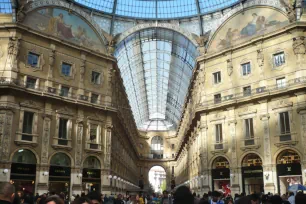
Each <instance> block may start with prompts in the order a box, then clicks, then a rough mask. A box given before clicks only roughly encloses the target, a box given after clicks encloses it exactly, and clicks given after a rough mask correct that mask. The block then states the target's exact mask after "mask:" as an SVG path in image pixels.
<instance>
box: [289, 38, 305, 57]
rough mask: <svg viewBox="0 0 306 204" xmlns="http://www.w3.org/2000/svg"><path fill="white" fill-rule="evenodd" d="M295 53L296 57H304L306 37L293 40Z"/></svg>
mask: <svg viewBox="0 0 306 204" xmlns="http://www.w3.org/2000/svg"><path fill="white" fill-rule="evenodd" d="M292 47H293V52H294V54H295V55H303V54H305V53H306V42H305V37H304V36H299V37H296V38H293V43H292Z"/></svg>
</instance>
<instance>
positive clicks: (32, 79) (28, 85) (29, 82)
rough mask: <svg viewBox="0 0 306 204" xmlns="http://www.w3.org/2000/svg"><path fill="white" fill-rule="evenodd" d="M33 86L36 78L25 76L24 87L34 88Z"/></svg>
mask: <svg viewBox="0 0 306 204" xmlns="http://www.w3.org/2000/svg"><path fill="white" fill-rule="evenodd" d="M35 87H36V79H34V78H31V77H27V81H26V88H28V89H35Z"/></svg>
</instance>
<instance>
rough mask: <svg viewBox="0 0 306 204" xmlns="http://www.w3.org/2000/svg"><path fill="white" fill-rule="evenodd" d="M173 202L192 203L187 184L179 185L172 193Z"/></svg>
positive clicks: (176, 203)
mask: <svg viewBox="0 0 306 204" xmlns="http://www.w3.org/2000/svg"><path fill="white" fill-rule="evenodd" d="M173 198H174V200H173V203H174V204H193V203H194V198H193V196H192V194H191V192H190V190H189V188H188V187H187V186H180V187H179V188H178V189H177V190H176V191H175V192H174V195H173Z"/></svg>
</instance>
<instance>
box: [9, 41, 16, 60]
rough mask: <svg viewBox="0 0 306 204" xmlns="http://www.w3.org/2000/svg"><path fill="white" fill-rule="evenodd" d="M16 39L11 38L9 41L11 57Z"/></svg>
mask: <svg viewBox="0 0 306 204" xmlns="http://www.w3.org/2000/svg"><path fill="white" fill-rule="evenodd" d="M14 46H15V45H14V40H13V39H12V38H10V40H9V43H8V47H7V54H8V56H9V57H11V56H12V55H13V50H14Z"/></svg>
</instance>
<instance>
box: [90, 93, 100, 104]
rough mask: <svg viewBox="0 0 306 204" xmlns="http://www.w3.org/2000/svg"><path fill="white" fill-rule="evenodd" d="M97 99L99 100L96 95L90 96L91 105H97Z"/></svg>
mask: <svg viewBox="0 0 306 204" xmlns="http://www.w3.org/2000/svg"><path fill="white" fill-rule="evenodd" d="M98 98H99V95H97V94H91V100H90V101H91V103H97V102H98Z"/></svg>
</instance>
